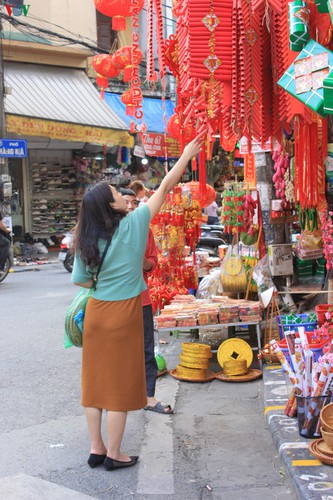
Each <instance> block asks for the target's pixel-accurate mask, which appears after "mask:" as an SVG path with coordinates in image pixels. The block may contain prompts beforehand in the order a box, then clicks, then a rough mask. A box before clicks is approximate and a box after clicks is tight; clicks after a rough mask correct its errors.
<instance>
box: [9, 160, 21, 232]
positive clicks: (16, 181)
mask: <svg viewBox="0 0 333 500" xmlns="http://www.w3.org/2000/svg"><path fill="white" fill-rule="evenodd" d="M8 173H9V175H10V177H11V182H12V190H13V194H12V198H11V200H10V211H11V214H10V215H11V217H12V224H13V234H14V240H22V239H23V238H24V233H25V227H24V196H23V166H22V159H21V158H9V159H8Z"/></svg>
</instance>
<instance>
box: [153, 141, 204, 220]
mask: <svg viewBox="0 0 333 500" xmlns="http://www.w3.org/2000/svg"><path fill="white" fill-rule="evenodd" d="M201 145H202V139H201V137H200V136H198V137H196V138H195V139H194V140H193V141H192V142H190V143H189V144H188V145H187V146H185V148H184V151H183V154H182V155H181V157H180V158H179V160H178V161H177V163H176V164H175V166H174V167H173V168H172V169H171V170H170V171H169V172H168V173H167V175H166V176H165V177H164V179H163V181H162V182H161V185H160V187H159V188H158V189H157V191H155V193H154V194H153V195H152V196H151V197H150V198H149V200H148V201H147V205H148V207H149V210H150V219H153V218H154V217H155V215H156V214H157V212H158V211H159V209H160V208H161V206H162V205H163V203H164V200H165V198H166V195H167V194H168V193H169V192H170V191H171V189H172V188H173V187H174V186H175V185H176V184H177V182H178V181H179V179H180V178H181V176H182V174H183V172H184V170H185V168H186V165H187V164H188V162H189V161H190V159H191V158H192V157H193V156H195V155H196V154H197V153H199V151H201Z"/></svg>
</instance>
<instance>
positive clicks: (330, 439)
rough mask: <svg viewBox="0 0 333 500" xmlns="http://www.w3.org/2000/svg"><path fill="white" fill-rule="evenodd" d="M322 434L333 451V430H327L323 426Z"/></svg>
mask: <svg viewBox="0 0 333 500" xmlns="http://www.w3.org/2000/svg"><path fill="white" fill-rule="evenodd" d="M320 432H321V435H322V437H323V439H324V441H325V444H326V446H327V447H328V448H329V449H330V450H331V451H333V432H327V431H324V429H323V428H322V427H321V429H320Z"/></svg>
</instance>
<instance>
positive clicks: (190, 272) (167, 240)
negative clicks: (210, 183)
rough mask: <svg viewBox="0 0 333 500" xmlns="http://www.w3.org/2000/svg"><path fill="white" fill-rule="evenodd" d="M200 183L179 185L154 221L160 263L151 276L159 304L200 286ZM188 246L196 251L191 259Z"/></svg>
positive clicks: (156, 302) (155, 300)
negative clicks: (197, 262)
mask: <svg viewBox="0 0 333 500" xmlns="http://www.w3.org/2000/svg"><path fill="white" fill-rule="evenodd" d="M197 184H198V183H197ZM197 184H195V185H194V186H193V185H191V183H187V184H184V185H182V186H181V185H178V186H175V187H174V189H173V191H172V193H170V194H169V195H168V196H167V199H166V201H165V203H164V204H163V206H162V208H161V210H160V211H159V213H158V214H157V215H156V216H155V217H154V219H153V220H152V222H151V228H152V230H153V233H154V238H155V242H156V246H157V249H158V265H157V267H156V268H155V270H154V272H153V274H152V276H151V277H150V278H149V292H150V295H151V297H152V301H153V305H154V307H155V308H156V307H161V305H165V304H166V303H168V302H170V300H171V298H172V297H173V296H174V295H175V294H177V293H188V291H187V289H189V288H193V289H196V288H197V286H198V271H197V266H196V258H195V247H196V244H197V242H198V240H199V237H200V234H201V222H202V206H201V204H200V202H199V200H198V193H199V190H198V186H197ZM214 199H215V196H214ZM185 247H189V248H190V250H192V252H193V254H192V258H191V262H188V261H186V258H185V253H186V252H185Z"/></svg>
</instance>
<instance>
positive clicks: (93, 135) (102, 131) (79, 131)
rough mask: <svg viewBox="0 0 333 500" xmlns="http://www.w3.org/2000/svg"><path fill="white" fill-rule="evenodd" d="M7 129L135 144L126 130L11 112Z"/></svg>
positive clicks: (7, 121)
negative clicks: (30, 116) (29, 116)
mask: <svg viewBox="0 0 333 500" xmlns="http://www.w3.org/2000/svg"><path fill="white" fill-rule="evenodd" d="M6 129H7V131H8V132H10V133H12V134H17V135H22V136H35V137H40V136H41V137H49V138H50V139H58V140H62V141H73V142H91V143H95V144H101V145H103V144H105V145H106V146H125V147H128V148H133V146H134V139H133V137H132V136H131V135H130V134H129V133H128V132H126V131H124V130H115V129H107V128H102V127H92V126H87V125H78V124H76V123H64V122H55V121H51V120H42V119H40V118H28V117H25V116H17V115H10V114H6Z"/></svg>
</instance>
